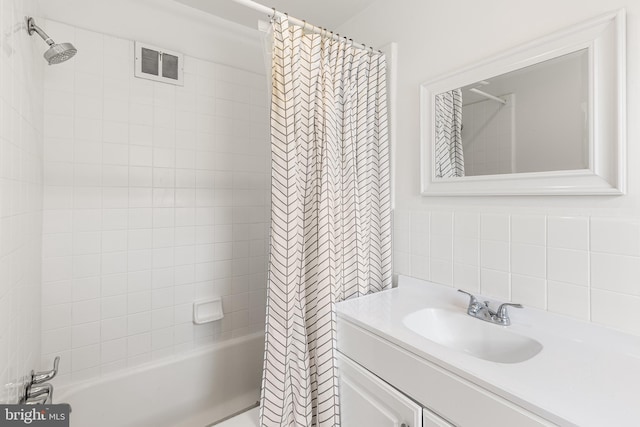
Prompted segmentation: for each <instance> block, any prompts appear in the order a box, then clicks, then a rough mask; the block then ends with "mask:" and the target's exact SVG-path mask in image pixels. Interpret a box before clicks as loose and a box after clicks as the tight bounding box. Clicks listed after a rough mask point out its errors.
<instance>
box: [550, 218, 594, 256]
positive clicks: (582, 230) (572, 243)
mask: <svg viewBox="0 0 640 427" xmlns="http://www.w3.org/2000/svg"><path fill="white" fill-rule="evenodd" d="M547 227H548V231H547V234H548V240H547V244H548V245H549V246H550V247H554V248H564V249H579V250H587V249H589V218H588V217H553V216H552V217H549V218H548V222H547Z"/></svg>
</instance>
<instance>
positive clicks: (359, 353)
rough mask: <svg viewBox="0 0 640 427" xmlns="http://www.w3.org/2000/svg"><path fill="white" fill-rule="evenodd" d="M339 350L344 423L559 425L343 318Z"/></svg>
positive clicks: (383, 426) (353, 426)
mask: <svg viewBox="0 0 640 427" xmlns="http://www.w3.org/2000/svg"><path fill="white" fill-rule="evenodd" d="M338 350H339V354H340V358H339V365H338V366H339V376H340V394H341V400H340V403H341V413H342V420H343V426H344V427H362V426H367V427H369V426H375V427H378V426H380V427H391V426H393V427H401V426H402V425H403V423H405V424H406V425H407V426H411V427H413V426H414V425H415V426H420V425H422V426H424V427H452V426H460V427H495V426H496V425H500V426H514V427H515V426H517V427H542V426H545V427H550V426H555V425H556V424H554V423H552V422H550V421H548V420H546V419H544V418H541V417H539V416H537V415H536V414H533V413H531V412H529V411H527V410H525V409H524V408H522V407H520V406H518V405H515V404H513V403H512V402H509V401H507V400H505V399H503V398H501V397H500V396H498V395H496V394H494V393H491V392H490V391H488V390H486V389H484V388H482V387H479V386H477V385H476V384H473V383H471V382H469V381H467V380H465V379H463V378H461V377H459V376H457V375H455V374H453V373H451V372H449V371H447V370H446V369H443V368H441V367H440V366H438V365H436V364H433V363H431V362H429V361H427V360H425V359H422V358H420V357H417V356H416V355H414V354H412V353H410V352H408V351H406V350H404V349H402V348H400V347H398V346H396V345H394V344H393V343H391V342H389V341H387V340H385V339H383V338H381V337H378V336H376V335H375V334H372V333H371V332H369V331H367V330H365V329H363V328H360V327H359V326H357V325H354V324H352V323H351V322H349V321H346V320H344V319H341V318H340V317H339V318H338ZM347 356H348V357H349V358H347ZM365 368H366V369H365ZM407 396H409V397H407ZM416 402H417V403H416ZM423 408H424V411H423ZM411 411H414V412H413V415H411V414H412V412H411ZM411 416H413V420H414V421H412V422H413V424H411V422H408V421H407V420H409V419H410V417H411ZM443 417H446V419H445V418H443ZM418 420H419V421H418ZM449 421H450V422H449Z"/></svg>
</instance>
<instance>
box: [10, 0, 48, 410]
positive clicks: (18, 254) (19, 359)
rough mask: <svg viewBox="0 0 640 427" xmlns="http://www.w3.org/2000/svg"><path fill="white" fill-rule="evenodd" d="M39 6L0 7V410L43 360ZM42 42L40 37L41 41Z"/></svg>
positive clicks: (23, 1)
mask: <svg viewBox="0 0 640 427" xmlns="http://www.w3.org/2000/svg"><path fill="white" fill-rule="evenodd" d="M36 12H37V10H36V5H35V2H34V1H30V0H4V1H2V2H0V120H1V123H2V125H1V126H0V403H16V402H17V399H18V394H19V392H21V391H22V387H21V385H22V382H23V380H24V379H25V378H26V376H27V375H28V374H29V372H30V371H31V369H33V368H35V367H36V366H37V365H38V363H39V359H40V338H39V337H40V248H41V245H42V239H41V232H42V172H41V165H42V105H41V104H42V101H41V100H42V71H43V70H44V64H45V61H44V59H43V58H42V52H43V51H44V48H45V47H46V45H45V44H44V43H42V40H36V39H34V38H32V37H29V35H28V34H27V31H26V30H25V25H24V17H25V15H35V14H36ZM36 38H37V36H36Z"/></svg>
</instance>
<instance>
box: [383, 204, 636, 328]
mask: <svg viewBox="0 0 640 427" xmlns="http://www.w3.org/2000/svg"><path fill="white" fill-rule="evenodd" d="M394 215H395V216H394V238H395V240H394V265H395V272H396V273H398V274H406V275H410V276H413V277H418V278H421V279H426V280H431V281H434V282H437V283H442V284H445V285H449V286H454V287H457V288H462V289H466V290H468V291H471V292H477V293H481V294H483V295H485V296H488V297H494V298H496V299H499V300H511V301H514V302H519V303H522V304H524V305H525V306H529V307H536V308H540V309H544V310H549V311H552V312H555V313H560V314H564V315H568V316H572V317H575V318H578V319H583V320H590V321H593V322H595V323H600V324H603V325H606V326H610V327H613V328H616V329H620V330H623V331H625V332H629V333H632V334H635V335H640V219H638V218H613V217H596V216H572V217H563V216H548V215H526V214H517V215H507V214H499V213H487V212H470V211H467V210H465V211H440V210H438V211H412V212H410V211H399V210H396V212H395V214H394Z"/></svg>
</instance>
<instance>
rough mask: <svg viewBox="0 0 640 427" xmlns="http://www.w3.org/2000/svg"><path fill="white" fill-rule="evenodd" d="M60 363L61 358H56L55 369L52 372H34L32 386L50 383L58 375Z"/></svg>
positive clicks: (54, 361) (32, 373)
mask: <svg viewBox="0 0 640 427" xmlns="http://www.w3.org/2000/svg"><path fill="white" fill-rule="evenodd" d="M59 363H60V356H56V358H55V359H53V369H52V370H50V371H43V372H34V371H31V384H42V383H44V382H46V381H50V380H52V379H53V377H55V376H56V375H57V374H58V364H59Z"/></svg>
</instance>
